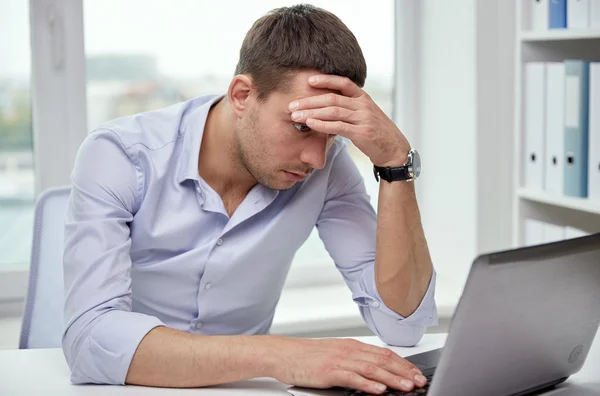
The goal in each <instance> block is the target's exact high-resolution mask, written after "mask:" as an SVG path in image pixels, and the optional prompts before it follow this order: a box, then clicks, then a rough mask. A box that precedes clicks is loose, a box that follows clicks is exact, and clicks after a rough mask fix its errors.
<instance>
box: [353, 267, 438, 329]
mask: <svg viewBox="0 0 600 396" xmlns="http://www.w3.org/2000/svg"><path fill="white" fill-rule="evenodd" d="M359 282H360V287H358V288H354V290H355V292H354V293H353V295H352V298H353V299H354V301H355V302H356V303H357V304H358V305H360V306H363V307H368V308H370V310H375V311H378V313H379V314H384V315H385V316H388V317H389V318H391V319H396V320H397V321H400V322H402V324H403V325H410V326H433V325H436V324H437V307H436V304H435V282H436V272H435V269H434V270H433V272H432V275H431V279H430V281H429V286H428V288H427V292H426V293H425V296H423V299H422V300H421V303H420V304H419V306H418V307H417V309H416V310H415V311H414V312H413V313H412V314H411V315H410V316H408V317H404V316H402V315H400V314H398V313H397V312H396V311H394V310H392V309H390V308H389V307H388V306H387V305H385V303H384V302H383V300H382V298H381V296H380V295H379V292H378V291H377V286H376V284H375V265H372V266H370V267H369V268H368V269H367V270H365V272H363V274H362V276H361V278H360V280H359ZM376 316H381V315H376Z"/></svg>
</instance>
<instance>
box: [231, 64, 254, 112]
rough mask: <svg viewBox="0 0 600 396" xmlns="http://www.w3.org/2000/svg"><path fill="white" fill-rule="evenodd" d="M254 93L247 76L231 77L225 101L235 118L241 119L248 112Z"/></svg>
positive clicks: (252, 84) (252, 85)
mask: <svg viewBox="0 0 600 396" xmlns="http://www.w3.org/2000/svg"><path fill="white" fill-rule="evenodd" d="M255 92H256V88H255V86H254V83H253V82H252V79H251V78H250V77H249V76H247V75H245V74H238V75H237V76H235V77H233V79H232V80H231V83H230V84H229V89H228V91H227V99H228V100H229V103H230V104H231V108H232V110H233V113H234V114H235V116H236V117H237V118H241V117H242V116H243V115H244V113H246V112H247V111H248V108H249V105H250V101H251V100H252V97H253V95H254V93H255Z"/></svg>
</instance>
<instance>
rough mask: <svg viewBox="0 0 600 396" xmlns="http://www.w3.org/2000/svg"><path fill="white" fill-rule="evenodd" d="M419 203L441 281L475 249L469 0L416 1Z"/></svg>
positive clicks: (459, 272) (457, 276)
mask: <svg viewBox="0 0 600 396" xmlns="http://www.w3.org/2000/svg"><path fill="white" fill-rule="evenodd" d="M420 4H421V9H420V20H421V25H420V29H421V30H420V40H421V62H420V63H421V64H420V120H419V125H420V133H419V148H418V149H419V152H420V153H421V155H422V160H423V173H422V178H421V179H419V181H418V183H419V190H418V191H419V197H418V198H419V203H420V208H421V213H422V218H423V227H424V229H425V233H426V237H427V240H428V243H429V247H430V250H431V254H432V259H433V262H434V265H435V268H436V270H437V272H438V275H439V281H438V282H439V283H440V286H441V287H445V285H444V284H442V283H445V284H446V285H447V284H448V283H449V282H451V283H452V285H456V287H462V284H463V281H464V279H465V277H466V275H467V273H468V269H469V267H470V264H471V262H472V260H473V258H474V257H475V253H476V241H477V239H476V210H477V202H476V155H475V154H476V153H475V148H476V131H475V123H476V103H475V86H476V85H475V83H476V82H475V76H476V70H475V66H476V62H475V0H462V1H440V0H421V1H420Z"/></svg>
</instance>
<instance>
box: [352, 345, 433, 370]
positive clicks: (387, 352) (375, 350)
mask: <svg viewBox="0 0 600 396" xmlns="http://www.w3.org/2000/svg"><path fill="white" fill-rule="evenodd" d="M359 350H360V351H363V352H369V353H372V354H374V355H379V356H386V357H390V358H392V359H393V360H394V361H396V362H398V363H400V364H401V365H402V366H405V367H407V369H410V370H414V371H416V372H418V373H419V374H422V372H421V370H419V368H418V367H417V366H415V365H414V364H412V363H411V362H409V361H408V360H406V359H404V358H403V357H402V356H400V355H398V354H397V353H396V352H394V351H392V350H391V349H388V348H381V347H378V346H375V345H370V344H365V343H361V345H360V346H359Z"/></svg>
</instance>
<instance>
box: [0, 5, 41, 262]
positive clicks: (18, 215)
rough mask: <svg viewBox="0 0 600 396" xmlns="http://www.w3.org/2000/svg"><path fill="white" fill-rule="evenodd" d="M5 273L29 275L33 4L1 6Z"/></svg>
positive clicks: (1, 252)
mask: <svg viewBox="0 0 600 396" xmlns="http://www.w3.org/2000/svg"><path fill="white" fill-rule="evenodd" d="M0 36H1V37H5V38H6V37H10V39H2V40H0V53H1V54H2V61H1V62H0V225H1V226H0V272H5V271H18V270H21V271H22V270H26V269H27V268H28V266H29V259H30V255H31V238H32V230H33V208H34V199H35V191H34V189H35V184H34V174H35V171H34V167H33V142H32V136H33V135H32V127H31V103H30V87H29V81H30V72H31V52H30V45H29V2H28V1H23V0H8V1H3V2H1V3H0Z"/></svg>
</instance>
